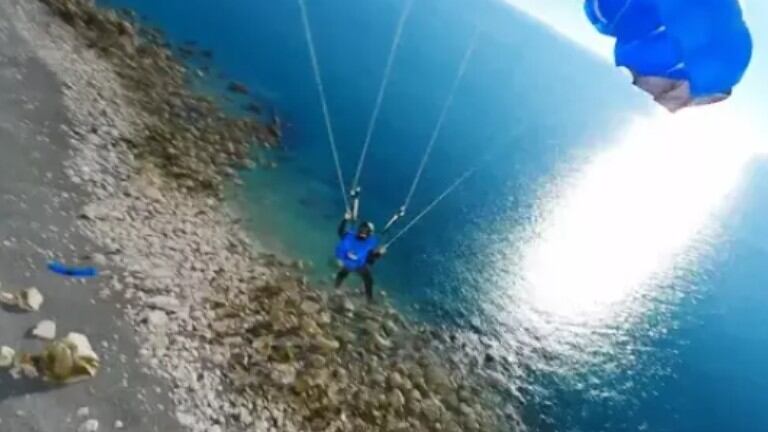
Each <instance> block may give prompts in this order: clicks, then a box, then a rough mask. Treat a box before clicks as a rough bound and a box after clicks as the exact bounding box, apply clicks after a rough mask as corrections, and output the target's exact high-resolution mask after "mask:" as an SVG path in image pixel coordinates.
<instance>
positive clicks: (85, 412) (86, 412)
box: [77, 406, 91, 417]
mask: <svg viewBox="0 0 768 432" xmlns="http://www.w3.org/2000/svg"><path fill="white" fill-rule="evenodd" d="M90 415H91V409H90V408H88V407H87V406H85V407H80V408H79V409H78V410H77V416H78V417H88V416H90Z"/></svg>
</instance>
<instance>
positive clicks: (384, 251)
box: [379, 246, 387, 255]
mask: <svg viewBox="0 0 768 432" xmlns="http://www.w3.org/2000/svg"><path fill="white" fill-rule="evenodd" d="M386 253H387V247H386V246H382V247H380V248H379V254H380V255H385V254H386Z"/></svg>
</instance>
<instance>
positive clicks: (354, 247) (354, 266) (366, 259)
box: [336, 221, 381, 271]
mask: <svg viewBox="0 0 768 432" xmlns="http://www.w3.org/2000/svg"><path fill="white" fill-rule="evenodd" d="M345 227H346V221H342V223H341V225H340V226H339V237H341V240H340V241H339V243H338V245H336V258H338V259H339V260H340V261H341V263H342V264H343V265H344V268H346V269H347V270H351V271H356V270H360V269H362V268H363V267H365V266H366V265H369V264H373V262H374V261H375V260H376V259H377V258H378V257H379V256H381V254H379V253H378V252H377V250H376V248H377V247H378V246H379V238H378V237H377V236H375V235H371V236H370V237H368V238H367V239H365V240H361V239H359V238H357V233H355V231H354V230H345V229H344V228H345Z"/></svg>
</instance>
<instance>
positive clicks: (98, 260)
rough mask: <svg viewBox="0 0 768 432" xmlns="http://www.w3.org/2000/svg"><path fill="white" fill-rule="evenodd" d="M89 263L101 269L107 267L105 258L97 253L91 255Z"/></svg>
mask: <svg viewBox="0 0 768 432" xmlns="http://www.w3.org/2000/svg"><path fill="white" fill-rule="evenodd" d="M91 262H93V263H94V264H96V265H97V266H102V267H103V266H106V265H107V257H105V256H104V255H102V254H99V253H95V254H91Z"/></svg>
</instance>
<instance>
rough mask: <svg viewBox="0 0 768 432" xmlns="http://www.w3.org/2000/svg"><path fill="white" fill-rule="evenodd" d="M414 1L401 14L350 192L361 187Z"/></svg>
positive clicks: (410, 1) (406, 5)
mask: <svg viewBox="0 0 768 432" xmlns="http://www.w3.org/2000/svg"><path fill="white" fill-rule="evenodd" d="M413 2H414V0H408V2H407V3H406V4H405V7H404V8H403V11H402V13H401V14H400V19H399V20H398V22H397V29H396V30H395V37H394V39H393V41H392V46H391V47H390V49H389V57H387V64H386V66H385V67H384V75H383V78H382V80H381V86H380V87H379V94H378V95H377V96H376V103H375V104H374V107H373V113H372V114H371V120H370V121H369V123H368V130H367V131H366V133H365V141H364V142H363V150H362V151H361V152H360V159H359V160H358V162H357V170H355V177H354V179H353V180H352V186H351V188H350V190H352V191H355V190H357V187H358V186H359V182H360V175H361V174H362V172H363V165H364V164H365V157H366V155H367V154H368V147H369V145H370V144H371V138H372V137H373V131H374V129H375V128H376V121H377V120H378V117H379V111H380V110H381V104H382V102H383V101H384V94H385V93H386V90H387V85H388V84H389V79H390V76H391V73H392V65H393V64H394V60H395V56H396V54H397V49H398V47H399V46H400V39H401V37H402V35H403V29H404V28H405V22H406V21H407V20H408V16H409V15H410V13H411V8H412V6H413Z"/></svg>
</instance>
